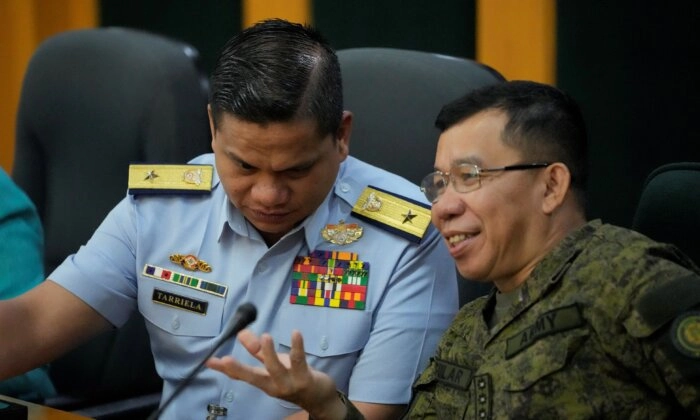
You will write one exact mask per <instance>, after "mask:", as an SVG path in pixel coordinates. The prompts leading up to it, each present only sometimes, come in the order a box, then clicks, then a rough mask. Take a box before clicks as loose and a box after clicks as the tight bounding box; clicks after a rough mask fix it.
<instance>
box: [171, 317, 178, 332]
mask: <svg viewBox="0 0 700 420" xmlns="http://www.w3.org/2000/svg"><path fill="white" fill-rule="evenodd" d="M170 326H172V327H173V329H174V330H177V329H178V328H180V318H178V317H177V316H174V317H173V320H172V321H171V322H170Z"/></svg>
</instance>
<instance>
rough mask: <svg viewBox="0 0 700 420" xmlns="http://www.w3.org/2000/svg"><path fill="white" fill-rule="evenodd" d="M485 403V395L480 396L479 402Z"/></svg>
mask: <svg viewBox="0 0 700 420" xmlns="http://www.w3.org/2000/svg"><path fill="white" fill-rule="evenodd" d="M485 401H486V397H484V396H483V395H480V396H479V402H480V403H482V402H485Z"/></svg>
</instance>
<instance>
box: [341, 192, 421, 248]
mask: <svg viewBox="0 0 700 420" xmlns="http://www.w3.org/2000/svg"><path fill="white" fill-rule="evenodd" d="M352 214H353V215H355V216H356V217H358V218H360V219H362V220H365V221H366V222H368V223H371V224H373V225H375V226H379V227H381V228H382V229H385V230H388V231H390V232H393V233H395V234H397V235H399V236H402V237H404V238H406V239H408V240H410V241H413V242H420V241H421V239H423V235H425V232H426V231H427V230H428V226H429V225H430V207H429V206H427V205H425V204H423V203H420V202H418V201H414V200H411V199H410V198H407V197H402V196H400V195H396V194H393V193H390V192H388V191H384V190H382V189H379V188H376V187H372V186H368V187H367V188H365V190H364V191H363V192H362V194H361V195H360V198H358V199H357V202H356V203H355V205H354V206H353V208H352Z"/></svg>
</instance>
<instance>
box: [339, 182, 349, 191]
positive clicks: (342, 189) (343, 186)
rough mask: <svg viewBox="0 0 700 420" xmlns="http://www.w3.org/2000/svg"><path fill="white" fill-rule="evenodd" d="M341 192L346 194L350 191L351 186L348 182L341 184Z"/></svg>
mask: <svg viewBox="0 0 700 420" xmlns="http://www.w3.org/2000/svg"><path fill="white" fill-rule="evenodd" d="M340 191H342V192H344V193H346V192H348V191H350V184H348V183H346V182H341V183H340Z"/></svg>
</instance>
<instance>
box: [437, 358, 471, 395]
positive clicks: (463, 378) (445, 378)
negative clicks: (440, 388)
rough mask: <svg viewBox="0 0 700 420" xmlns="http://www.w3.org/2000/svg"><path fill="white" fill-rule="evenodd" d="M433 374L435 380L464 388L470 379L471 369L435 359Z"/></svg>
mask: <svg viewBox="0 0 700 420" xmlns="http://www.w3.org/2000/svg"><path fill="white" fill-rule="evenodd" d="M435 375H436V377H437V380H438V381H440V382H442V383H443V384H445V385H447V386H450V387H452V388H457V389H462V390H466V389H467V387H468V386H469V382H471V380H472V370H471V369H467V368H465V367H462V366H459V365H456V364H454V363H450V362H446V361H444V360H440V359H435Z"/></svg>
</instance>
